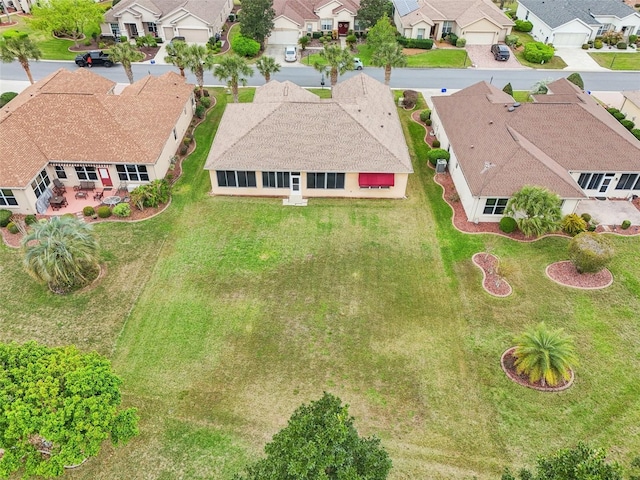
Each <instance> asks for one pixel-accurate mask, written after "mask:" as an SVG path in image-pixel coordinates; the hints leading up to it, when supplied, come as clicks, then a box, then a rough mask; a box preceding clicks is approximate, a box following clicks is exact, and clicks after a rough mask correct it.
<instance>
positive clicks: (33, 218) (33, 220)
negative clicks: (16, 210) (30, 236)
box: [24, 215, 38, 225]
mask: <svg viewBox="0 0 640 480" xmlns="http://www.w3.org/2000/svg"><path fill="white" fill-rule="evenodd" d="M37 221H38V219H37V218H36V216H35V215H26V216H25V217H24V224H25V225H33V224H34V223H36V222H37Z"/></svg>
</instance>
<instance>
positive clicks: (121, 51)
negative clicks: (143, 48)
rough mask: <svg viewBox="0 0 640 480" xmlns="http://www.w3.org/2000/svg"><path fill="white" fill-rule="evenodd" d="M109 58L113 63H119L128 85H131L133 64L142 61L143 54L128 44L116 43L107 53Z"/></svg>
mask: <svg viewBox="0 0 640 480" xmlns="http://www.w3.org/2000/svg"><path fill="white" fill-rule="evenodd" d="M109 57H110V58H111V60H113V61H114V62H120V63H121V64H122V67H123V68H124V71H125V73H126V74H127V78H128V79H129V83H133V69H132V68H131V64H132V63H133V62H140V61H142V60H144V53H142V52H140V51H138V50H136V49H135V48H133V46H131V44H130V43H129V42H121V43H116V44H115V45H114V46H113V47H112V48H111V50H110V51H109Z"/></svg>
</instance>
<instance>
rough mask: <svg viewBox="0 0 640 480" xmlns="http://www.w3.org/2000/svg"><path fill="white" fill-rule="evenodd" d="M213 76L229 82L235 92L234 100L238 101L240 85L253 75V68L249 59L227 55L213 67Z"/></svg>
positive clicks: (232, 91)
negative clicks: (248, 62) (248, 61)
mask: <svg viewBox="0 0 640 480" xmlns="http://www.w3.org/2000/svg"><path fill="white" fill-rule="evenodd" d="M213 76H214V77H216V78H218V79H220V80H222V81H223V82H226V83H227V86H228V87H229V88H230V89H231V93H232V94H233V101H234V102H235V103H238V85H239V84H242V85H243V86H244V85H246V84H247V78H248V77H251V76H253V69H252V68H251V67H250V66H249V65H248V64H247V61H246V60H245V59H244V58H242V57H240V56H238V55H236V54H232V55H225V56H224V57H222V59H221V60H220V63H219V64H218V65H216V66H215V67H214V69H213Z"/></svg>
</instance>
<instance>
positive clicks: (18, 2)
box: [0, 0, 36, 13]
mask: <svg viewBox="0 0 640 480" xmlns="http://www.w3.org/2000/svg"><path fill="white" fill-rule="evenodd" d="M0 3H4V4H5V5H6V6H7V8H8V9H9V11H10V12H14V11H15V12H23V13H31V5H32V4H34V3H36V2H33V1H32V0H3V1H2V2H0Z"/></svg>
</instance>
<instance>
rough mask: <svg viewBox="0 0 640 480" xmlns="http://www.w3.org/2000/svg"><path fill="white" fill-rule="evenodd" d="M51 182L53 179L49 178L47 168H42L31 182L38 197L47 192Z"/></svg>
mask: <svg viewBox="0 0 640 480" xmlns="http://www.w3.org/2000/svg"><path fill="white" fill-rule="evenodd" d="M50 184H51V180H49V175H47V172H46V171H45V170H42V171H41V172H40V173H39V174H38V176H37V177H36V178H35V180H34V181H33V182H31V188H33V193H35V194H36V198H40V195H42V194H43V193H44V192H45V190H46V189H47V187H48V186H49V185H50Z"/></svg>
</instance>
